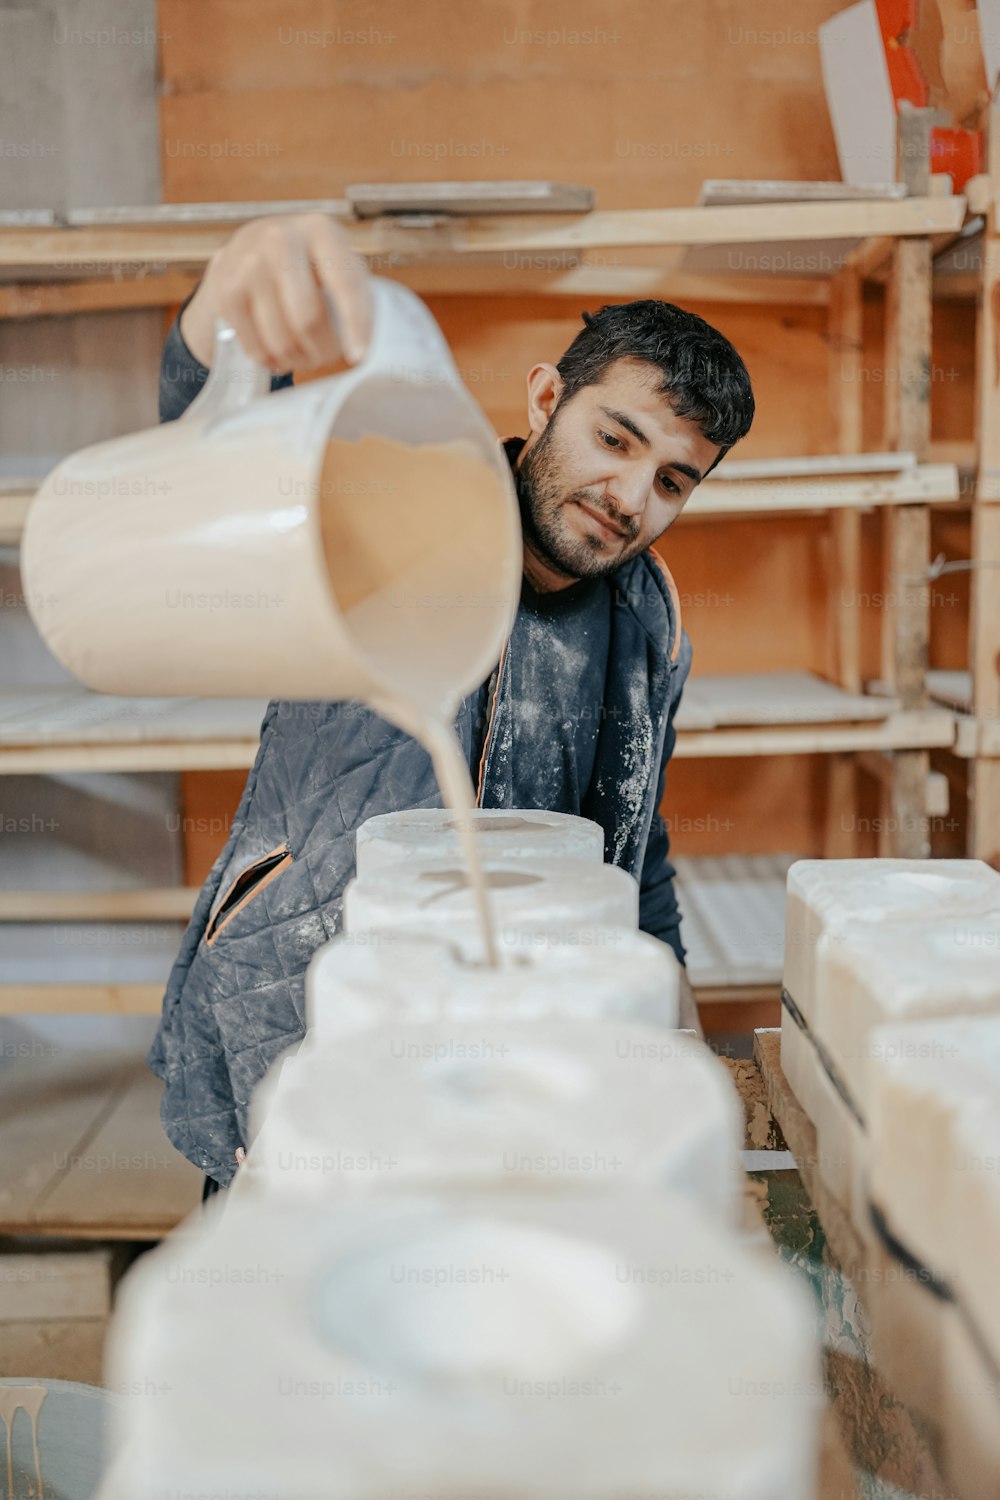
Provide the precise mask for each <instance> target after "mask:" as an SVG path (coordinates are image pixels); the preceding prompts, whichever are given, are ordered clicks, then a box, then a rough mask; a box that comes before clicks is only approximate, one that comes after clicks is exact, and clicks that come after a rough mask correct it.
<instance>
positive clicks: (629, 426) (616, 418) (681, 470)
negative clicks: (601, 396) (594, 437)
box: [599, 406, 704, 484]
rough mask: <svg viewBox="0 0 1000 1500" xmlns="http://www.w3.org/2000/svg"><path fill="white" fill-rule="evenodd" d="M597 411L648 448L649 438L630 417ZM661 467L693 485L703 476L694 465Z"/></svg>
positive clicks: (606, 407) (607, 409) (604, 409)
mask: <svg viewBox="0 0 1000 1500" xmlns="http://www.w3.org/2000/svg"><path fill="white" fill-rule="evenodd" d="M599 409H600V410H601V411H602V412H603V413H604V415H605V416H606V417H610V418H611V420H612V422H617V423H618V426H619V427H624V429H625V431H626V432H630V433H631V434H632V436H633V437H634V438H635V439H636V440H637V441H638V442H640V443H641V444H642V446H643V447H644V448H648V447H649V438H648V437H647V436H646V434H645V433H644V432H643V431H642V428H641V427H637V426H636V425H635V423H634V422H633V421H632V418H631V417H627V416H626V415H625V413H624V412H623V411H615V410H614V409H613V408H612V407H610V406H602V407H600V408H599ZM663 467H664V468H665V469H674V470H676V472H677V473H678V474H684V475H685V476H686V477H687V478H688V479H692V480H693V481H694V483H695V484H701V481H702V479H703V478H704V476H703V475H702V474H701V473H700V472H699V471H698V470H697V469H696V468H695V467H694V464H681V463H671V464H664V466H663Z"/></svg>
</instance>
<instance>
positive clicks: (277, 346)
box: [250, 277, 311, 374]
mask: <svg viewBox="0 0 1000 1500" xmlns="http://www.w3.org/2000/svg"><path fill="white" fill-rule="evenodd" d="M279 286H280V279H278V280H271V279H269V278H266V277H262V278H261V280H260V281H259V282H258V283H257V284H256V285H255V286H254V288H253V291H252V292H251V294H250V309H251V312H252V314H253V319H254V323H255V324H256V328H257V335H258V338H259V340H260V343H261V345H262V346H263V348H264V349H265V350H266V351H267V357H266V359H265V360H264V363H265V364H266V365H268V366H269V368H271V369H272V370H275V371H277V372H278V373H279V374H280V373H283V372H284V371H285V370H294V369H295V368H299V369H302V368H303V367H308V366H309V364H310V363H311V358H310V355H309V352H308V350H307V349H305V348H304V347H303V345H302V344H300V343H299V341H298V340H297V338H296V336H295V334H294V333H293V331H292V329H291V327H290V326H289V320H288V316H287V314H286V312H285V309H284V306H283V303H282V298H281V296H280V293H279Z"/></svg>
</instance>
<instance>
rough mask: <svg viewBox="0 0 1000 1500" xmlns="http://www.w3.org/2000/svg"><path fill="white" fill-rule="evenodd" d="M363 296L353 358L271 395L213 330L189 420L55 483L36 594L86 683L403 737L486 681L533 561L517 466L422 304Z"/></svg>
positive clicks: (31, 519)
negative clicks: (295, 709)
mask: <svg viewBox="0 0 1000 1500" xmlns="http://www.w3.org/2000/svg"><path fill="white" fill-rule="evenodd" d="M371 287H372V294H373V300H374V322H373V331H372V338H371V342H370V345H369V348H368V351H367V354H366V356H365V358H364V359H363V360H362V361H361V362H360V363H359V364H357V365H355V366H353V367H352V368H350V369H347V370H345V371H344V372H343V373H338V374H336V375H332V376H329V377H327V378H325V379H322V380H317V381H313V382H311V383H309V384H307V385H303V386H298V387H293V388H289V389H287V390H281V391H276V392H273V393H272V392H270V389H269V386H270V372H269V371H268V370H266V369H264V368H263V367H261V366H259V365H257V364H256V363H255V362H254V361H253V360H251V359H250V358H249V356H248V355H247V354H246V353H245V352H244V351H243V349H242V348H241V347H240V345H239V343H238V342H237V339H236V336H235V334H234V332H233V330H232V329H231V328H230V327H229V326H228V325H227V324H225V323H224V322H223V321H222V320H221V319H220V320H218V322H217V325H216V350H215V357H214V361H213V364H212V368H211V371H210V374H209V377H208V379H207V381H206V383H205V385H204V387H203V389H202V390H201V392H200V393H199V395H198V396H197V398H196V399H195V400H194V401H193V402H192V404H191V406H190V407H189V408H188V410H187V411H186V412H185V413H184V415H183V416H182V417H181V418H180V419H179V420H178V421H176V422H170V423H166V424H164V425H162V426H159V427H155V428H151V429H149V430H147V431H144V432H139V433H135V434H132V435H130V436H128V437H124V438H115V439H113V440H111V441H108V442H104V443H98V444H96V445H94V446H93V447H89V448H85V449H83V450H82V451H80V452H78V453H74V454H72V455H70V456H69V457H68V458H66V459H64V460H63V461H62V462H61V463H60V464H58V465H57V466H56V468H55V469H53V470H52V472H51V473H50V474H49V475H48V476H47V478H46V480H45V482H44V484H43V485H42V486H41V488H40V490H39V491H38V494H37V495H36V497H35V500H34V502H33V503H32V506H31V508H30V511H29V514H28V519H27V525H26V528H25V534H24V539H23V545H22V552H21V566H22V573H23V579H24V588H25V594H26V597H27V602H28V606H29V609H30V612H31V614H32V617H33V619H34V621H35V624H36V625H37V627H38V629H39V631H40V632H41V634H42V636H43V638H44V639H45V641H46V643H47V645H48V646H49V648H50V649H51V650H52V651H53V653H54V654H55V655H56V656H57V657H58V659H59V660H60V661H61V662H62V663H63V665H64V666H65V667H67V668H68V669H69V670H70V671H71V672H72V673H73V674H74V675H75V676H76V677H78V678H79V679H80V680H81V681H82V682H83V683H85V684H86V685H87V686H89V687H91V688H94V689H96V690H97V691H99V692H104V693H116V694H125V695H142V696H151V695H163V696H171V695H183V696H187V695H193V696H211V697H258V696H259V697H267V698H291V699H321V700H332V699H340V698H356V699H362V700H364V701H365V702H367V703H369V704H370V705H371V706H372V707H374V708H375V709H376V710H377V711H379V712H382V713H384V714H385V716H386V717H387V718H389V719H391V720H393V721H394V722H396V723H397V724H399V725H400V726H401V727H402V728H404V729H406V730H408V731H410V732H412V730H413V728H414V723H415V721H414V719H413V716H412V709H413V708H414V707H418V708H419V709H420V710H423V711H429V712H431V713H433V714H434V715H435V716H438V715H444V716H446V717H450V716H451V715H452V714H453V712H454V710H455V708H456V707H457V705H458V703H459V701H460V700H461V698H462V697H463V696H464V695H465V694H466V693H468V692H470V691H471V690H472V689H473V688H474V687H476V686H477V685H478V684H479V683H480V682H481V681H482V680H483V679H484V678H485V677H486V675H487V674H488V672H489V671H490V669H491V668H492V667H493V666H494V664H495V663H496V661H497V659H498V657H499V655H500V650H501V646H502V642H503V639H504V636H505V635H506V633H507V632H508V630H509V628H510V625H511V624H512V622H513V618H514V614H515V612H516V609H517V601H518V597H519V591H520V579H521V567H522V556H521V536H520V521H519V515H518V508H517V499H516V495H515V491H514V485H513V482H512V479H511V475H510V470H509V466H508V464H507V461H506V458H505V456H504V453H503V450H502V448H501V447H500V445H499V444H498V442H497V439H496V436H495V434H494V432H493V430H492V428H491V427H490V425H489V423H488V422H487V420H486V417H485V415H484V414H483V412H482V411H481V410H480V408H479V407H478V405H477V404H476V402H475V401H474V400H473V398H472V396H471V395H470V394H469V392H468V391H467V390H466V389H465V387H464V386H463V385H462V382H461V379H460V377H459V373H458V370H457V368H456V366H455V362H454V360H453V359H452V357H451V354H450V352H449V350H448V347H447V344H446V343H445V340H444V337H443V335H442V333H441V331H440V329H439V328H438V326H437V324H436V323H435V321H434V319H433V317H432V316H431V314H430V312H429V311H428V309H427V308H426V306H425V305H424V304H423V303H422V302H421V301H420V299H419V298H418V297H417V296H415V295H414V294H413V293H412V292H410V291H409V290H408V289H407V288H405V287H403V286H400V285H398V284H397V283H395V282H391V281H388V280H386V279H384V278H380V277H373V278H372V281H371ZM331 439H333V440H335V441H334V442H333V444H332V446H330V447H328V444H329V443H330V440H331ZM383 439H389V440H391V441H390V442H389V443H383V442H382V441H381V440H383ZM337 440H339V441H337ZM359 440H360V441H359ZM398 445H414V446H413V447H408V448H401V447H399V446H398ZM441 445H446V446H443V447H442V446H441ZM404 721H405V722H404Z"/></svg>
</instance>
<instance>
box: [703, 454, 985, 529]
mask: <svg viewBox="0 0 1000 1500" xmlns="http://www.w3.org/2000/svg"><path fill="white" fill-rule="evenodd" d="M958 498H959V483H958V470H957V469H956V468H955V466H954V465H953V464H914V465H913V466H912V467H908V468H902V469H900V470H899V472H898V473H897V474H891V473H883V474H870V475H864V476H858V475H855V476H853V477H849V478H848V477H844V478H834V477H831V478H803V479H744V480H740V479H718V480H717V479H716V478H715V476H714V475H713V476H712V477H711V478H709V479H706V480H704V481H703V482H702V483H701V484H700V485H699V486H698V487H697V489H696V490H695V491H694V494H693V495H692V496H691V499H690V500H689V501H688V502H687V504H686V506H685V507H684V511H683V516H684V517H685V518H687V517H691V516H698V517H702V516H705V517H707V516H710V515H714V516H723V515H749V514H753V513H755V512H788V513H794V512H800V511H831V510H840V509H845V508H847V509H850V508H854V509H858V510H867V509H868V508H870V507H880V508H891V507H896V506H905V505H921V506H923V505H929V504H935V505H939V504H940V505H947V504H952V503H954V502H955V501H957V500H958Z"/></svg>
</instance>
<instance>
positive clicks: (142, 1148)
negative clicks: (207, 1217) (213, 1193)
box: [0, 1052, 203, 1240]
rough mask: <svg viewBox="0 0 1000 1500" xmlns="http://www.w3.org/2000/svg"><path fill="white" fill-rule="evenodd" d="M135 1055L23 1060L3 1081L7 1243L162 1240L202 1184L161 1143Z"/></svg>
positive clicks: (2, 1210) (153, 1102)
mask: <svg viewBox="0 0 1000 1500" xmlns="http://www.w3.org/2000/svg"><path fill="white" fill-rule="evenodd" d="M161 1091H162V1085H161V1083H160V1080H159V1079H158V1078H156V1077H155V1076H154V1074H153V1073H151V1072H150V1070H149V1068H148V1067H147V1066H146V1063H145V1059H144V1056H143V1055H142V1054H141V1053H138V1052H111V1053H100V1052H90V1053H85V1054H76V1055H72V1054H70V1055H66V1054H63V1055H61V1056H59V1055H57V1056H56V1057H54V1058H52V1057H46V1058H36V1057H30V1058H24V1059H18V1062H17V1064H16V1066H12V1067H7V1068H5V1069H4V1070H3V1071H2V1072H0V1159H2V1161H3V1163H4V1174H3V1188H2V1191H0V1234H8V1235H23V1234H27V1235H65V1236H70V1237H73V1238H81V1239H101V1240H115V1239H123V1240H145V1239H150V1240H158V1239H162V1238H163V1236H164V1235H166V1234H168V1233H169V1232H170V1231H171V1230H172V1229H173V1228H175V1227H176V1225H177V1224H178V1223H179V1222H180V1220H181V1219H182V1218H184V1217H185V1216H186V1215H187V1214H189V1213H190V1212H192V1210H194V1209H196V1208H197V1206H198V1204H199V1202H200V1198H201V1188H202V1182H203V1178H202V1175H201V1173H200V1172H198V1170H197V1169H196V1168H195V1167H193V1166H192V1165H191V1164H190V1162H188V1161H186V1160H185V1159H184V1158H183V1157H182V1156H181V1155H180V1154H179V1153H178V1152H177V1151H175V1150H174V1148H173V1146H171V1145H170V1143H169V1141H168V1140H167V1138H166V1136H165V1135H164V1133H163V1127H162V1125H161V1123H160V1118H159V1099H160V1093H161Z"/></svg>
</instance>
